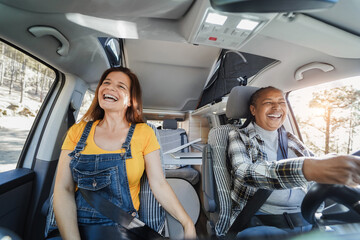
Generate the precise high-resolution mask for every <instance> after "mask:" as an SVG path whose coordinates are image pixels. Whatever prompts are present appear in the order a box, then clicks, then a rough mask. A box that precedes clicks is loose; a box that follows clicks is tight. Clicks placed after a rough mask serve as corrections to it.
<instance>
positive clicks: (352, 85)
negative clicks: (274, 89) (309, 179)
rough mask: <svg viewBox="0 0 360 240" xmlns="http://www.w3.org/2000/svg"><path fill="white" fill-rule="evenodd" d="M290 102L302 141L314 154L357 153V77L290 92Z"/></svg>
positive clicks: (359, 146) (359, 115)
mask: <svg viewBox="0 0 360 240" xmlns="http://www.w3.org/2000/svg"><path fill="white" fill-rule="evenodd" d="M289 101H290V104H291V107H292V108H293V111H294V113H295V117H296V120H297V122H298V124H299V128H300V132H301V135H302V137H303V140H304V142H305V144H306V145H307V146H308V147H309V148H310V149H311V150H312V151H313V152H314V153H315V154H317V155H323V154H328V153H339V154H348V153H351V152H355V151H357V150H359V149H360V135H359V134H360V77H353V78H348V79H342V80H339V81H334V82H331V83H326V84H321V85H317V86H314V87H309V88H305V89H301V90H297V91H294V92H291V93H290V96H289Z"/></svg>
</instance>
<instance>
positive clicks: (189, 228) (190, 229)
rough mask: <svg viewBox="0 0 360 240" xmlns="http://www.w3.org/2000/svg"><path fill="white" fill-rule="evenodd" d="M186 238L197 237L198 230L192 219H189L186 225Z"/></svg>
mask: <svg viewBox="0 0 360 240" xmlns="http://www.w3.org/2000/svg"><path fill="white" fill-rule="evenodd" d="M183 227H184V239H186V240H188V239H189V240H190V239H196V230H195V226H194V224H193V222H192V221H189V222H188V223H187V224H185V225H184V226H183Z"/></svg>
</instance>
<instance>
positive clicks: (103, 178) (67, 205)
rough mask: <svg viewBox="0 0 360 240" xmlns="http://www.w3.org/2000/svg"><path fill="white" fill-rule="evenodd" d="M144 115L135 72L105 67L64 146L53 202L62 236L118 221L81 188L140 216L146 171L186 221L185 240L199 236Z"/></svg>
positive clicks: (158, 194) (165, 202)
mask: <svg viewBox="0 0 360 240" xmlns="http://www.w3.org/2000/svg"><path fill="white" fill-rule="evenodd" d="M142 119H143V118H142V101H141V88H140V85H139V82H138V79H137V77H136V75H135V74H134V73H132V72H131V71H130V70H129V69H127V68H124V67H116V68H110V69H108V70H107V71H105V72H104V73H103V75H102V77H101V79H100V81H99V84H98V86H97V88H96V92H95V98H94V100H93V102H92V104H91V106H90V108H89V110H88V111H87V113H86V114H85V115H84V117H83V119H82V121H81V122H80V123H78V124H75V125H74V126H72V127H71V128H70V130H69V131H68V134H67V136H66V139H65V141H64V143H63V146H62V151H61V155H60V160H59V164H58V170H57V175H56V181H55V188H54V203H53V204H54V212H55V217H56V222H57V226H58V229H59V231H60V234H61V237H62V239H80V235H82V234H81V231H79V227H80V229H81V226H89V225H91V226H94V225H95V226H116V225H117V224H116V223H115V222H114V221H112V220H111V219H109V218H107V217H105V216H103V215H102V214H100V213H99V212H98V211H97V210H96V209H94V208H93V207H92V206H90V205H89V204H88V202H87V201H86V200H85V199H84V197H83V195H82V193H81V191H80V190H81V189H88V190H92V191H95V192H97V193H98V194H99V195H101V196H102V197H104V198H106V199H108V200H110V201H111V202H112V203H113V204H115V205H117V206H118V207H120V208H121V209H122V210H124V211H126V212H128V213H129V214H131V215H133V216H138V210H139V207H140V200H139V192H140V178H141V177H142V175H143V173H144V171H145V172H146V175H147V177H148V179H149V184H150V187H151V190H152V192H153V194H154V196H155V198H156V199H157V200H158V201H159V203H160V204H161V205H162V206H163V207H164V209H165V210H166V211H167V212H169V213H170V214H171V215H172V216H173V217H175V218H176V219H177V220H178V221H179V222H180V223H181V224H182V226H183V228H184V233H185V238H186V239H194V238H196V233H195V227H194V224H193V222H192V220H191V219H190V217H189V215H188V214H187V213H186V212H185V210H184V209H183V207H182V205H181V204H180V202H179V200H178V199H177V197H176V195H175V194H174V192H173V190H172V189H171V187H170V186H169V184H168V183H167V181H166V179H165V177H164V174H163V171H162V167H161V160H160V151H159V148H160V146H159V143H158V142H157V139H156V136H155V133H154V131H153V130H152V128H151V127H149V126H147V125H146V124H145V123H143V120H142ZM115 238H116V237H115V236H114V239H115Z"/></svg>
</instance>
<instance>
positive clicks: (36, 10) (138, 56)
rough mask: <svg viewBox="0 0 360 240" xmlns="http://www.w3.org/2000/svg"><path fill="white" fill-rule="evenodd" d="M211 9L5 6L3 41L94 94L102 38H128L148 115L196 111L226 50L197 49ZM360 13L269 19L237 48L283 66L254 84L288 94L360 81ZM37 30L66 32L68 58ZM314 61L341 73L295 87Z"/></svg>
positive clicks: (168, 2) (111, 0)
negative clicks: (155, 111) (82, 82)
mask: <svg viewBox="0 0 360 240" xmlns="http://www.w3.org/2000/svg"><path fill="white" fill-rule="evenodd" d="M208 8H210V4H209V2H208V0H203V1H201V0H121V1H120V0H106V1H96V0H76V1H72V0H61V1H59V0H52V1H45V0H32V1H26V0H17V1H12V0H0V37H1V38H2V39H4V40H7V41H9V42H12V43H14V44H16V45H18V46H19V47H21V48H23V49H26V50H28V51H29V52H30V53H31V54H33V55H35V56H36V57H38V58H40V59H42V60H44V61H45V62H47V63H49V64H50V65H52V66H54V67H55V68H58V69H59V70H61V71H63V72H64V73H68V74H73V75H75V76H78V77H80V78H82V79H83V80H85V81H86V82H88V83H89V85H90V86H91V87H92V88H94V86H96V82H97V81H98V79H99V77H100V75H101V73H102V72H103V71H104V70H105V69H106V68H108V67H109V64H108V62H107V59H106V55H105V53H104V51H103V49H102V47H101V45H100V43H99V42H98V39H97V38H98V37H107V36H114V37H119V38H123V39H124V47H125V62H126V65H127V66H128V67H130V68H131V69H132V70H133V71H134V72H135V73H136V74H137V75H138V76H139V79H140V82H141V85H142V88H143V100H144V108H148V109H158V110H169V111H170V110H173V111H182V110H191V109H194V108H195V107H196V105H197V102H198V100H199V97H200V96H201V92H202V89H203V87H204V85H205V84H206V82H207V80H208V78H209V77H210V74H211V71H212V69H213V67H214V65H215V62H216V60H217V58H218V57H219V54H220V52H221V47H222V45H221V44H220V45H219V46H207V45H202V44H195V43H196V42H195V41H194V36H195V34H196V31H197V30H198V29H199V27H200V23H201V22H202V21H203V19H204V17H205V16H206V14H207V11H208ZM359 10H360V1H357V0H339V2H338V3H337V4H336V5H335V6H334V7H333V8H331V9H327V10H322V11H313V12H308V13H305V14H301V15H296V16H295V18H291V17H290V18H287V17H284V16H283V14H272V15H270V22H269V23H268V24H267V25H266V26H264V27H263V28H262V29H261V30H260V31H258V32H257V34H255V35H254V36H253V37H252V38H250V40H248V41H247V42H245V43H244V44H243V45H242V46H241V47H240V48H238V49H237V50H239V51H243V52H248V53H252V54H256V55H261V56H265V57H268V58H273V59H277V60H279V62H278V64H276V65H274V66H272V67H271V68H267V69H266V71H265V70H264V71H261V74H258V75H257V76H256V77H254V78H253V79H251V81H250V85H253V86H268V85H270V84H271V85H274V86H277V87H280V88H282V89H284V90H285V91H287V90H293V89H298V88H302V87H305V86H310V85H314V84H317V83H321V82H324V81H330V80H336V79H340V78H345V77H351V76H357V75H360V68H359V67H358V66H359V65H360V38H359V35H360V26H359V24H358V22H360V15H359V14H358V12H359ZM233 15H234V14H233ZM250 15H251V14H250ZM264 16H265V15H264ZM266 16H268V15H266ZM32 26H51V27H53V28H55V29H57V30H59V31H60V32H61V33H62V34H63V35H64V36H65V37H66V38H67V39H68V40H69V43H70V49H69V54H68V55H67V56H60V55H58V54H57V53H56V50H57V48H58V42H57V41H56V40H55V39H54V38H52V37H50V36H46V37H40V38H36V37H34V36H33V35H32V34H31V33H29V31H28V29H29V28H30V27H32ZM311 62H324V63H328V64H331V65H333V66H334V67H335V70H334V71H331V72H327V73H322V72H320V71H319V70H316V69H315V70H311V71H309V72H308V73H306V74H305V76H306V77H305V78H304V79H303V80H300V81H296V80H295V79H294V73H295V71H296V69H298V68H299V67H301V66H303V65H305V64H308V63H311Z"/></svg>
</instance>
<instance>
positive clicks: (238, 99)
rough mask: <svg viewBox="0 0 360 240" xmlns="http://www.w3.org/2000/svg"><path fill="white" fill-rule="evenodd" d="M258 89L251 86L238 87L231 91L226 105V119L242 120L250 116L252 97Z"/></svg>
mask: <svg viewBox="0 0 360 240" xmlns="http://www.w3.org/2000/svg"><path fill="white" fill-rule="evenodd" d="M258 89H259V88H257V87H250V86H238V87H234V88H233V89H231V92H230V95H229V98H228V100H227V103H226V117H227V118H228V119H240V118H247V117H248V116H250V110H249V103H250V102H249V101H250V97H251V95H253V93H254V92H256V90H258Z"/></svg>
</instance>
